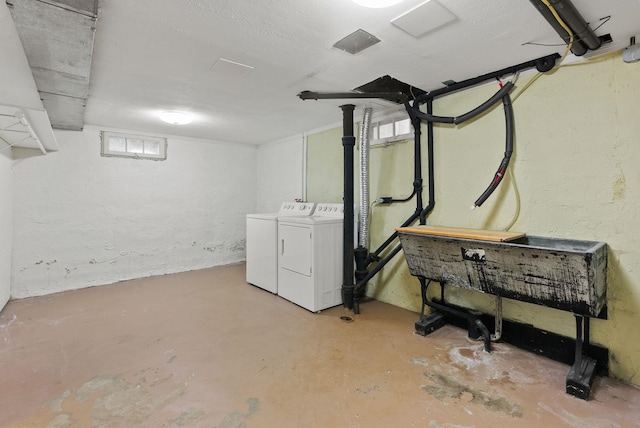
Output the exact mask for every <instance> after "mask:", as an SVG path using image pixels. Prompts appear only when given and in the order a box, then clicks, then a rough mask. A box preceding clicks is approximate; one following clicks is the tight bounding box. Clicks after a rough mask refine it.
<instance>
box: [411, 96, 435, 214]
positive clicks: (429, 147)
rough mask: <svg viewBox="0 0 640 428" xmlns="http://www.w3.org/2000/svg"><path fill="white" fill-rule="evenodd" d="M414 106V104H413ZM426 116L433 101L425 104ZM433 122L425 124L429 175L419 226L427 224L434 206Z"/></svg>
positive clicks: (431, 107)
mask: <svg viewBox="0 0 640 428" xmlns="http://www.w3.org/2000/svg"><path fill="white" fill-rule="evenodd" d="M414 105H415V103H414ZM426 105H427V114H432V113H433V99H429V100H427V102H426ZM433 140H434V137H433V122H427V162H428V167H427V169H428V174H429V204H428V205H427V206H426V207H425V208H424V209H423V210H422V211H421V212H420V224H427V216H428V215H429V213H430V212H431V211H432V210H433V208H434V207H435V204H436V191H435V165H434V162H433Z"/></svg>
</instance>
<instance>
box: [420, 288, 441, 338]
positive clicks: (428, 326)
mask: <svg viewBox="0 0 640 428" xmlns="http://www.w3.org/2000/svg"><path fill="white" fill-rule="evenodd" d="M418 279H419V280H420V294H421V296H422V308H421V309H420V319H419V320H418V321H417V322H416V324H415V332H416V333H417V334H419V335H421V336H426V335H427V334H429V333H432V332H434V331H436V330H438V329H439V328H440V327H442V326H444V324H445V322H444V314H442V313H441V312H434V313H432V314H429V315H427V316H425V310H426V308H427V306H429V299H428V298H427V289H428V288H429V284H431V281H427V279H426V278H422V277H418Z"/></svg>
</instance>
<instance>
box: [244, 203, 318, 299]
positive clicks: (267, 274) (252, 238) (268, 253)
mask: <svg viewBox="0 0 640 428" xmlns="http://www.w3.org/2000/svg"><path fill="white" fill-rule="evenodd" d="M314 207H315V204H314V203H311V202H284V203H283V204H282V205H281V206H280V210H279V211H278V212H277V213H269V214H247V244H246V251H247V257H246V260H247V261H246V275H247V282H248V283H250V284H253V285H255V286H256V287H260V288H262V289H265V290H267V291H270V292H271V293H274V294H277V293H278V242H277V240H278V217H280V216H282V217H285V216H309V215H311V214H312V213H313V208H314Z"/></svg>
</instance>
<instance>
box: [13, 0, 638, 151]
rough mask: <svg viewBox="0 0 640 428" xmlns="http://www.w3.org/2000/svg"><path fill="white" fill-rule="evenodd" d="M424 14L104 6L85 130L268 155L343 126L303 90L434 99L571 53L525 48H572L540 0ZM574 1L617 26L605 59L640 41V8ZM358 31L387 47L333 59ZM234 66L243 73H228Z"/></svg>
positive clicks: (629, 1)
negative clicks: (422, 22)
mask: <svg viewBox="0 0 640 428" xmlns="http://www.w3.org/2000/svg"><path fill="white" fill-rule="evenodd" d="M14 1H17V0H14ZM421 3H424V0H404V1H403V2H401V3H399V4H398V5H395V6H392V7H389V8H384V9H367V8H363V7H361V6H358V5H356V4H355V3H353V2H352V1H350V0H322V1H320V0H270V1H257V0H256V1H237V0H181V1H176V0H135V1H112V0H108V1H101V2H100V9H99V13H98V19H97V22H96V28H97V30H96V33H95V44H94V51H93V60H92V66H91V78H90V85H89V93H88V98H87V105H86V111H85V123H87V124H92V125H98V126H103V127H114V128H125V129H131V130H137V131H141V132H151V133H154V132H155V133H162V134H172V135H181V136H186V137H195V138H206V139H213V140H220V141H228V142H240V143H249V144H260V143H264V142H269V141H274V140H278V139H281V138H285V137H288V136H291V135H295V134H298V133H301V132H305V131H310V130H313V129H317V128H320V127H323V126H326V125H330V124H334V123H338V122H339V121H340V118H341V113H340V110H339V109H338V108H337V106H338V105H340V104H344V103H345V102H346V101H343V102H340V101H337V100H333V101H301V100H299V99H298V98H297V97H296V94H297V93H299V92H301V91H303V90H313V91H340V92H342V91H345V90H350V89H353V88H355V87H358V86H361V85H363V84H365V83H367V82H370V81H372V80H374V79H376V78H378V77H380V76H383V75H391V76H393V77H395V78H396V79H399V80H401V81H403V82H406V83H409V84H411V85H414V86H417V87H419V88H422V89H425V90H433V89H438V88H440V87H442V86H443V85H442V83H441V82H443V81H445V80H449V79H453V80H456V81H459V80H464V79H467V78H471V77H475V76H477V75H480V74H484V73H486V72H490V71H493V70H497V69H501V68H504V67H508V66H511V65H514V64H518V63H521V62H524V61H528V60H530V59H534V58H537V57H541V56H544V55H548V54H551V53H554V52H559V53H562V52H564V48H563V47H562V46H537V45H532V44H525V43H528V42H534V43H539V44H547V45H557V44H559V43H561V42H562V40H561V39H560V37H559V36H558V35H557V34H556V33H555V32H554V30H553V29H552V28H551V26H550V25H549V24H548V23H547V22H546V21H545V20H544V19H543V18H542V16H541V15H540V14H539V13H538V12H537V11H536V9H535V7H534V6H532V4H531V3H530V2H529V0H492V1H477V0H439V3H440V4H441V5H442V6H443V7H445V8H446V9H447V10H449V11H450V12H451V13H453V15H455V17H456V18H455V19H454V20H453V21H451V22H449V23H447V24H445V25H443V26H440V27H438V28H435V29H434V30H432V31H429V32H427V33H426V34H424V35H422V36H420V37H418V38H416V37H413V36H412V35H410V34H408V33H407V32H405V31H403V30H401V29H400V28H398V27H397V26H396V25H394V24H392V23H391V21H392V20H393V19H394V18H396V17H398V16H400V15H402V14H403V13H405V12H407V11H408V10H410V9H412V8H414V7H416V6H418V5H420V4H421ZM573 3H574V4H575V6H576V8H577V9H578V10H579V11H580V12H581V14H582V15H583V17H584V18H585V19H586V20H587V21H588V22H590V25H591V27H592V28H596V27H597V26H598V25H600V23H601V21H600V19H601V18H604V17H606V16H609V15H610V16H611V19H610V20H609V21H608V22H605V23H604V24H603V25H602V27H600V28H599V29H597V30H596V34H597V35H599V36H600V35H603V34H607V33H610V34H611V35H612V37H613V43H612V44H610V45H608V46H606V47H604V48H601V50H600V51H596V53H598V52H603V51H609V50H612V49H621V48H623V47H625V46H627V45H628V43H629V38H630V37H631V36H634V35H638V34H640V1H639V0H618V1H615V2H604V1H598V2H595V1H591V0H573ZM358 29H363V30H365V31H367V32H368V33H371V34H372V35H374V36H376V37H377V38H379V39H380V40H381V42H380V43H377V44H376V45H374V46H372V47H371V48H369V49H367V50H365V51H362V52H360V53H358V54H357V55H351V54H349V53H346V52H344V51H341V50H339V49H336V48H334V47H333V44H334V43H335V42H337V41H338V40H340V39H342V38H344V37H345V36H347V35H348V34H350V33H352V32H354V31H356V30H358ZM220 58H223V59H225V60H227V61H230V62H227V63H222V64H221V63H219V64H218V66H216V67H214V65H215V64H216V63H217V62H218V60H219V59H220ZM234 63H238V64H239V65H238V66H237V67H234ZM246 66H249V67H246ZM362 103H364V101H363V102H356V103H355V104H358V106H359V107H360V106H363V104H362ZM367 103H368V104H370V103H371V102H370V101H369V102H367ZM374 107H377V105H376V106H374ZM162 110H184V111H188V112H191V113H193V114H194V115H195V120H194V121H193V122H192V123H191V124H189V125H184V126H180V127H177V126H175V125H167V124H163V123H162V122H160V121H159V120H158V119H157V116H156V115H157V113H158V112H159V111H162Z"/></svg>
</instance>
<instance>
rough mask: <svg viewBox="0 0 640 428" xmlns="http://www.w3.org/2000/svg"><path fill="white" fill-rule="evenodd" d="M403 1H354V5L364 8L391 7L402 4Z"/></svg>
mask: <svg viewBox="0 0 640 428" xmlns="http://www.w3.org/2000/svg"><path fill="white" fill-rule="evenodd" d="M401 1H402V0H353V2H354V3H356V4H359V5H360V6H364V7H375V8H381V7H389V6H393V5H394V4H398V3H400V2H401Z"/></svg>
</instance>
